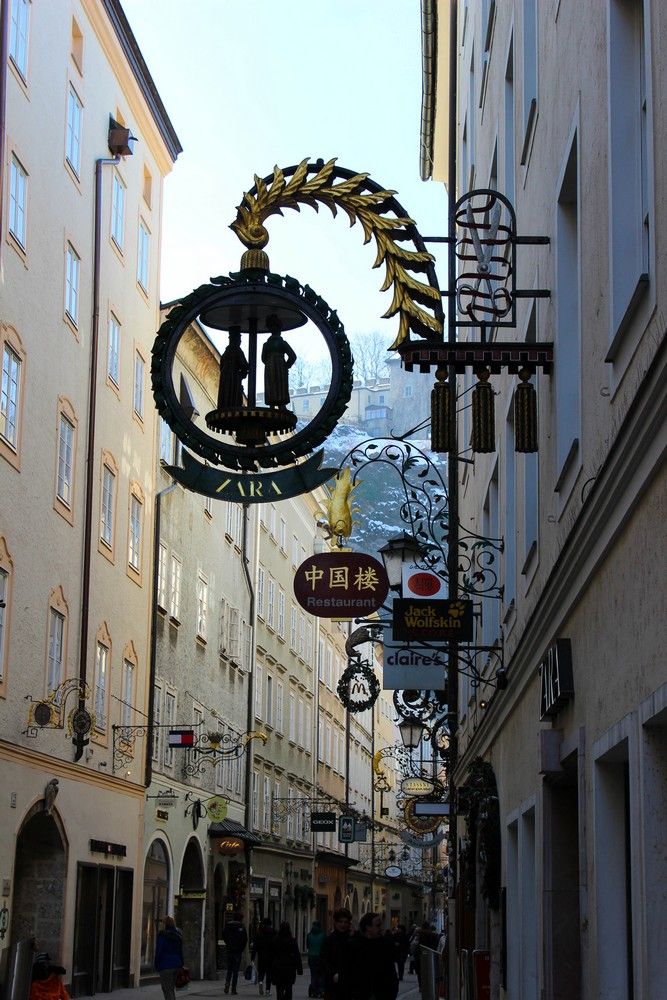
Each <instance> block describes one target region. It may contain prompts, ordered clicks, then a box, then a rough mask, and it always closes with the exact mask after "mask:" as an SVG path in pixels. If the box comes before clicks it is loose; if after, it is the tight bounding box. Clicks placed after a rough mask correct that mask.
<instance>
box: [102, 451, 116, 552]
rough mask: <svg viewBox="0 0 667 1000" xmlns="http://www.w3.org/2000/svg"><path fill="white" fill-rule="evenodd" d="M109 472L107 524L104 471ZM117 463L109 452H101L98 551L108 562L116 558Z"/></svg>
mask: <svg viewBox="0 0 667 1000" xmlns="http://www.w3.org/2000/svg"><path fill="white" fill-rule="evenodd" d="M107 472H108V473H109V475H110V476H111V477H112V483H113V492H112V495H111V508H110V518H109V524H108V525H107V523H106V520H105V509H106V507H105V473H107ZM118 481H119V476H118V464H117V462H116V460H115V458H114V457H113V455H112V454H111V452H108V451H103V452H102V462H101V468H100V514H99V533H98V543H97V547H98V551H100V552H101V553H102V554H103V555H105V556H106V558H107V559H109V561H110V562H115V558H116V513H117V510H118ZM105 527H108V529H109V534H110V538H108V539H107V538H106V536H105V533H104V528H105Z"/></svg>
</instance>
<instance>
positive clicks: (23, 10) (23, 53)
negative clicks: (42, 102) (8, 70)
mask: <svg viewBox="0 0 667 1000" xmlns="http://www.w3.org/2000/svg"><path fill="white" fill-rule="evenodd" d="M29 9H30V8H29V3H28V0H12V21H11V24H10V27H9V56H10V59H11V60H12V62H13V63H14V65H15V66H16V68H17V70H18V71H19V73H20V74H21V76H22V77H23V79H24V80H25V79H26V77H27V75H28V11H29Z"/></svg>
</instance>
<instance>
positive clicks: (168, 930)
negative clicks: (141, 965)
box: [154, 917, 183, 1000]
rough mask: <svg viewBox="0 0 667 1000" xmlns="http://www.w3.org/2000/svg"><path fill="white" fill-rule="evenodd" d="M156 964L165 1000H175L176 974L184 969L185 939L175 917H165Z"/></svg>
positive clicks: (158, 937)
mask: <svg viewBox="0 0 667 1000" xmlns="http://www.w3.org/2000/svg"><path fill="white" fill-rule="evenodd" d="M154 964H155V969H156V971H157V973H158V975H159V976H160V986H161V987H162V993H163V994H164V1000H175V996H176V973H177V972H178V970H179V969H182V968H183V937H182V935H181V932H180V931H179V929H178V927H177V926H176V922H175V920H174V918H173V917H165V918H164V927H163V929H162V930H161V931H159V932H158V936H157V938H156V941H155V963H154Z"/></svg>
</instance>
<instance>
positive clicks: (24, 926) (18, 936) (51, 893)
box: [11, 801, 67, 961]
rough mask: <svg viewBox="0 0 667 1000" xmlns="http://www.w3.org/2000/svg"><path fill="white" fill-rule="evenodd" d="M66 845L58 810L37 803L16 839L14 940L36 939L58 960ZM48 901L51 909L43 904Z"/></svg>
mask: <svg viewBox="0 0 667 1000" xmlns="http://www.w3.org/2000/svg"><path fill="white" fill-rule="evenodd" d="M66 876H67V842H66V837H65V834H64V831H63V827H62V823H61V822H60V817H59V815H58V813H57V812H56V810H55V809H54V810H53V812H52V813H51V814H50V815H49V814H47V813H45V812H44V802H43V801H40V802H36V803H35V805H34V806H33V808H32V809H31V810H30V812H28V814H27V815H26V818H25V820H24V821H23V825H22V826H21V829H20V830H19V833H18V836H17V838H16V856H15V863H14V900H13V905H12V911H13V912H12V927H11V935H12V941H13V942H16V941H20V940H22V939H23V938H28V937H34V938H35V939H36V941H37V946H38V948H39V950H40V951H48V953H49V954H50V955H51V957H52V958H53V959H54V960H56V959H58V960H60V961H65V956H63V954H62V950H61V948H62V943H61V936H60V935H61V929H62V927H63V925H64V908H65V879H66ZM46 900H48V906H47V905H44V904H45V902H46Z"/></svg>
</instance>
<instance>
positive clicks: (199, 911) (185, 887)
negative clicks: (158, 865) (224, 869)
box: [176, 837, 206, 979]
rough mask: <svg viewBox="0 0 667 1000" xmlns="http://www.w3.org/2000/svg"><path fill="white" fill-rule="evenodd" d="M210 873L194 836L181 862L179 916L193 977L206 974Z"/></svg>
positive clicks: (185, 950) (184, 948) (197, 977)
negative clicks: (205, 930)
mask: <svg viewBox="0 0 667 1000" xmlns="http://www.w3.org/2000/svg"><path fill="white" fill-rule="evenodd" d="M205 898H206V877H205V875H204V862H203V858H202V853H201V847H200V845H199V841H198V840H197V839H196V837H191V838H190V840H189V841H188V844H187V847H186V848H185V854H184V855H183V862H182V864H181V877H180V879H179V890H178V912H177V914H176V919H177V923H178V926H179V927H180V929H181V933H182V934H183V956H184V958H185V964H186V965H187V966H189V968H190V974H191V976H192V978H193V979H201V976H202V967H201V966H202V937H203V935H202V931H203V926H204V900H205Z"/></svg>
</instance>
